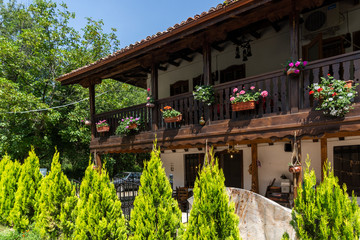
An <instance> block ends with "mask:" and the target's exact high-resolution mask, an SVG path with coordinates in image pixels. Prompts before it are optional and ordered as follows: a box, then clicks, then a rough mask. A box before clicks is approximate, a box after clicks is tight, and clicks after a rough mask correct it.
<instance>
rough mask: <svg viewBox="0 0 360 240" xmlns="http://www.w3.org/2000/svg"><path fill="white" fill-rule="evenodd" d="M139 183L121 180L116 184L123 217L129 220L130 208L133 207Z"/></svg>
mask: <svg viewBox="0 0 360 240" xmlns="http://www.w3.org/2000/svg"><path fill="white" fill-rule="evenodd" d="M139 186H140V184H139V183H137V182H127V181H122V182H121V183H119V184H117V185H116V186H115V187H116V194H117V196H118V198H119V199H120V201H121V209H122V211H123V213H124V215H125V218H127V219H128V220H130V213H131V209H133V208H134V200H135V197H136V196H137V194H138V190H139Z"/></svg>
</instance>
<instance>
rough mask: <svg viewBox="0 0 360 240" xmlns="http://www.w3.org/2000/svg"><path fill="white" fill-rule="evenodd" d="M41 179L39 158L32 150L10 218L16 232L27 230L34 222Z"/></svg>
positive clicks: (20, 179) (22, 173)
mask: <svg viewBox="0 0 360 240" xmlns="http://www.w3.org/2000/svg"><path fill="white" fill-rule="evenodd" d="M41 179H42V175H41V173H40V167H39V158H38V157H37V156H36V154H35V151H34V149H32V150H31V151H30V152H29V157H28V158H26V159H25V161H24V164H23V165H22V167H21V172H20V177H19V181H18V189H17V191H16V193H15V203H14V207H13V209H11V211H10V215H9V218H8V220H9V222H10V224H11V225H13V226H14V228H15V229H16V230H19V231H20V230H25V229H26V228H27V227H28V226H29V225H30V224H31V223H32V222H33V217H34V213H35V201H36V200H35V194H36V191H37V190H38V188H39V185H40V180H41Z"/></svg>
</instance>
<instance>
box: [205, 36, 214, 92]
mask: <svg viewBox="0 0 360 240" xmlns="http://www.w3.org/2000/svg"><path fill="white" fill-rule="evenodd" d="M203 74H204V83H205V85H212V84H213V83H212V77H211V46H210V43H209V42H206V41H205V42H204V45H203Z"/></svg>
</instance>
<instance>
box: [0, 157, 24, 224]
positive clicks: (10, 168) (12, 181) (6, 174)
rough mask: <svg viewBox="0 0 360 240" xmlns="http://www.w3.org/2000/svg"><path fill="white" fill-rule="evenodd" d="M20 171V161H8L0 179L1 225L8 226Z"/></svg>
mask: <svg viewBox="0 0 360 240" xmlns="http://www.w3.org/2000/svg"><path fill="white" fill-rule="evenodd" d="M8 159H10V158H8ZM20 170H21V164H20V163H19V162H18V161H15V162H12V161H8V162H7V164H6V166H5V169H4V171H3V173H2V175H1V178H0V223H1V224H4V225H7V224H8V221H7V218H8V216H9V213H10V210H11V209H12V208H13V207H14V203H15V193H16V190H17V183H18V179H19V175H20Z"/></svg>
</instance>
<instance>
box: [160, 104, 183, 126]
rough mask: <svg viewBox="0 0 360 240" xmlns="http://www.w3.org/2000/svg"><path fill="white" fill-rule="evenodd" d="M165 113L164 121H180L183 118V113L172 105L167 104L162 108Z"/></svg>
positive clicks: (163, 113)
mask: <svg viewBox="0 0 360 240" xmlns="http://www.w3.org/2000/svg"><path fill="white" fill-rule="evenodd" d="M160 111H161V112H162V115H163V119H164V122H166V123H171V122H180V121H181V120H182V114H181V112H179V111H176V110H175V109H173V108H172V107H170V106H165V107H164V109H160Z"/></svg>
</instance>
